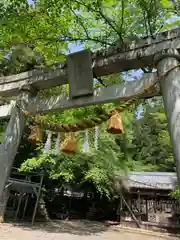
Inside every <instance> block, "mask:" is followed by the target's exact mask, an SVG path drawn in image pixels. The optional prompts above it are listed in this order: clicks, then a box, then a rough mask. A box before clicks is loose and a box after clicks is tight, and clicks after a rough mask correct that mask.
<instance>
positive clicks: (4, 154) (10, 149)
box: [0, 86, 35, 222]
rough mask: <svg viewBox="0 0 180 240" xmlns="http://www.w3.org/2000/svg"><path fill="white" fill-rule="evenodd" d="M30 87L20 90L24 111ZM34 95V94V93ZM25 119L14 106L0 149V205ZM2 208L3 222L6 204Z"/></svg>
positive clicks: (20, 102)
mask: <svg viewBox="0 0 180 240" xmlns="http://www.w3.org/2000/svg"><path fill="white" fill-rule="evenodd" d="M31 90H32V89H31V87H30V86H24V87H23V88H22V89H21V90H20V94H19V104H20V107H21V108H23V109H26V106H27V104H28V102H29V99H30V97H31V96H32V94H33V92H32V91H31ZM34 93H35V92H34ZM25 121H26V117H25V116H24V114H23V112H22V111H21V110H20V109H19V107H17V106H14V108H13V110H12V113H11V117H10V120H9V123H8V125H7V128H6V131H5V135H4V139H3V141H2V144H1V147H0V166H1V167H0V201H1V204H2V202H3V201H4V200H3V199H2V198H4V194H3V193H4V189H5V185H6V182H7V180H8V178H9V175H10V173H11V169H12V165H13V162H14V158H15V156H16V153H17V150H18V147H19V144H20V141H21V136H22V133H23V130H24V126H25ZM2 208H3V209H1V210H0V213H1V216H0V221H1V222H3V217H4V216H3V214H4V212H5V208H6V204H2Z"/></svg>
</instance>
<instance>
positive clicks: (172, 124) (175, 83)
mask: <svg viewBox="0 0 180 240" xmlns="http://www.w3.org/2000/svg"><path fill="white" fill-rule="evenodd" d="M155 62H156V63H157V70H158V73H159V77H161V76H162V75H163V74H164V73H165V72H166V71H168V70H170V69H171V68H173V67H175V66H177V65H179V63H180V54H179V52H178V51H177V50H176V49H169V50H168V51H164V50H163V51H161V52H159V53H157V55H156V56H155ZM160 87H161V94H162V97H163V100H164V108H165V112H166V116H167V120H168V128H169V134H170V139H171V143H172V149H173V156H174V160H175V164H176V172H177V178H178V183H179V184H180V67H177V68H174V69H173V70H171V71H170V72H169V73H167V75H165V76H164V77H162V78H160Z"/></svg>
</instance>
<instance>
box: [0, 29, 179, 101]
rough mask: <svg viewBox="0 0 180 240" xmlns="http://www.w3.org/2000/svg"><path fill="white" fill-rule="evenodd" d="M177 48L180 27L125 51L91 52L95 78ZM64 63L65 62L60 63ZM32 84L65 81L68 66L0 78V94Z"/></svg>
mask: <svg viewBox="0 0 180 240" xmlns="http://www.w3.org/2000/svg"><path fill="white" fill-rule="evenodd" d="M170 48H176V49H178V50H180V28H177V29H173V30H171V31H166V32H162V33H160V34H157V35H156V36H155V37H154V38H152V37H149V38H145V39H140V40H138V41H133V42H130V43H129V44H126V51H120V50H119V49H118V48H117V47H116V48H112V47H110V48H108V50H107V51H105V50H102V51H97V52H95V53H93V54H92V59H93V61H94V62H93V71H94V73H95V74H96V76H97V77H101V76H105V75H109V74H112V73H118V72H121V71H127V70H130V69H139V68H143V67H146V66H148V65H152V64H153V62H154V55H155V53H157V52H159V51H161V50H163V49H164V50H167V49H170ZM63 66H64V64H63ZM27 83H28V84H32V85H33V87H35V88H37V89H45V88H50V87H55V86H59V85H62V84H66V83H68V82H67V69H65V68H63V67H62V66H59V67H56V68H54V69H45V70H33V71H30V72H25V73H20V74H17V75H14V76H9V77H1V78H0V96H5V97H6V96H8V97H9V96H15V95H17V94H18V90H19V87H21V86H23V85H24V84H27Z"/></svg>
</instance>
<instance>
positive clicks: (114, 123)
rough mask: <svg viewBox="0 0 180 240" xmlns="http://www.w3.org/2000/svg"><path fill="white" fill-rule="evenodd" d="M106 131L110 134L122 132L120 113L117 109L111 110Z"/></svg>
mask: <svg viewBox="0 0 180 240" xmlns="http://www.w3.org/2000/svg"><path fill="white" fill-rule="evenodd" d="M107 124H108V128H107V132H109V133H112V134H123V133H124V130H123V123H122V119H121V116H120V114H119V113H118V112H117V111H114V112H113V115H112V116H111V117H110V119H109V120H108V121H107Z"/></svg>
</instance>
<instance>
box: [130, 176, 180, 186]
mask: <svg viewBox="0 0 180 240" xmlns="http://www.w3.org/2000/svg"><path fill="white" fill-rule="evenodd" d="M127 177H128V185H129V187H130V188H145V189H161V190H174V189H175V187H176V184H177V176H176V173H175V172H130V173H129V174H128V176H127Z"/></svg>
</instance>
